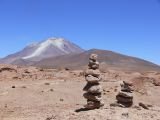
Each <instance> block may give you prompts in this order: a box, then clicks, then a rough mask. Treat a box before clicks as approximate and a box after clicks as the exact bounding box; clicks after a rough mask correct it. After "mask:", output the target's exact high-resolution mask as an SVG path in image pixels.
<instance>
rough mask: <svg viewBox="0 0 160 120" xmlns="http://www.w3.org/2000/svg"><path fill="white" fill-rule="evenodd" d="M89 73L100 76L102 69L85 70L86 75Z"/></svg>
mask: <svg viewBox="0 0 160 120" xmlns="http://www.w3.org/2000/svg"><path fill="white" fill-rule="evenodd" d="M88 75H92V76H94V77H100V71H99V70H98V69H97V70H93V69H87V70H86V71H85V76H88Z"/></svg>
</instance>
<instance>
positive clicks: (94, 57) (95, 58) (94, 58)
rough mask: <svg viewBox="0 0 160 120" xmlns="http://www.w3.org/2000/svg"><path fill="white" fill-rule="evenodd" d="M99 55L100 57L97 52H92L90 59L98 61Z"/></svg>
mask: <svg viewBox="0 0 160 120" xmlns="http://www.w3.org/2000/svg"><path fill="white" fill-rule="evenodd" d="M97 57H98V55H97V54H91V55H90V57H89V59H90V60H93V61H96V60H97Z"/></svg>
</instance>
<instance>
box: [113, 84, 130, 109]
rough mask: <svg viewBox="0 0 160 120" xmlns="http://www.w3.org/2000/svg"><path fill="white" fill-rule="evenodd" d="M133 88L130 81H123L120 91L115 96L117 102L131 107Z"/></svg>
mask: <svg viewBox="0 0 160 120" xmlns="http://www.w3.org/2000/svg"><path fill="white" fill-rule="evenodd" d="M132 92H133V89H132V83H128V82H126V81H123V84H121V91H120V92H119V93H118V95H117V96H116V99H117V102H118V103H119V104H121V105H123V106H124V107H131V106H132V104H133V93H132Z"/></svg>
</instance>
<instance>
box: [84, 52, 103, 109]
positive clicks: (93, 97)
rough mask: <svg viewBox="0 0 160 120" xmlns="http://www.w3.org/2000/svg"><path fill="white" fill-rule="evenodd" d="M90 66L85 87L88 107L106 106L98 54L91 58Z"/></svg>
mask: <svg viewBox="0 0 160 120" xmlns="http://www.w3.org/2000/svg"><path fill="white" fill-rule="evenodd" d="M88 66H89V68H88V69H87V70H86V71H85V79H86V81H87V84H86V86H85V87H84V88H83V90H84V91H86V93H84V95H83V96H84V98H86V99H87V105H85V106H84V107H85V108H86V109H98V108H100V107H102V106H104V103H103V102H102V87H101V86H100V83H99V82H100V81H101V75H100V71H99V62H97V55H96V54H92V55H91V56H90V58H89V64H88Z"/></svg>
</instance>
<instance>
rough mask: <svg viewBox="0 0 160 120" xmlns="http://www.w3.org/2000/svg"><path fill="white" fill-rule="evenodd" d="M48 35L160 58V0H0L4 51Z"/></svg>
mask: <svg viewBox="0 0 160 120" xmlns="http://www.w3.org/2000/svg"><path fill="white" fill-rule="evenodd" d="M49 37H64V38H66V39H68V40H70V41H72V42H74V43H76V44H78V45H79V46H80V47H82V48H84V49H90V48H99V49H106V50H112V51H115V52H119V53H122V54H126V55H130V56H135V57H140V58H143V59H146V60H149V61H152V62H154V63H157V64H160V0H0V57H4V56H6V55H7V54H10V53H14V52H17V51H19V50H21V49H22V48H24V47H25V46H26V45H27V44H29V43H32V42H34V41H41V40H44V39H46V38H49Z"/></svg>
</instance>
